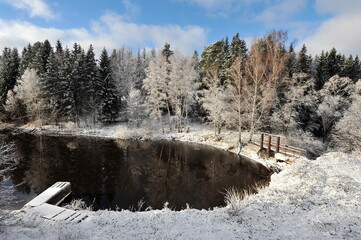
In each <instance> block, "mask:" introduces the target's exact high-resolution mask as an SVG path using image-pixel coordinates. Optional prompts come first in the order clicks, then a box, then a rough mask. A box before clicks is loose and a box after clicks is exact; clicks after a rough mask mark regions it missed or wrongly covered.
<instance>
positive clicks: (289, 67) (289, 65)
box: [285, 43, 297, 78]
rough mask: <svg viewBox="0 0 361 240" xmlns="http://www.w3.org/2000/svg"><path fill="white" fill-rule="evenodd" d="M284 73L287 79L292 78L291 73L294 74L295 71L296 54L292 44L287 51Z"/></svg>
mask: <svg viewBox="0 0 361 240" xmlns="http://www.w3.org/2000/svg"><path fill="white" fill-rule="evenodd" d="M285 71H286V73H287V75H288V77H289V78H292V75H293V73H295V72H296V71H297V70H296V53H295V49H294V46H293V43H291V44H290V47H289V50H288V59H287V61H286V66H285Z"/></svg>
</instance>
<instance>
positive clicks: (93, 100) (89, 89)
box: [84, 45, 102, 123]
mask: <svg viewBox="0 0 361 240" xmlns="http://www.w3.org/2000/svg"><path fill="white" fill-rule="evenodd" d="M85 73H86V83H87V84H86V85H85V86H86V87H85V89H84V95H85V99H86V103H87V105H86V107H85V110H86V111H87V114H90V115H91V116H92V120H93V123H95V121H96V119H97V117H98V114H99V108H100V106H99V105H100V104H99V99H100V97H101V95H102V86H101V82H100V79H99V72H98V66H97V63H96V60H95V54H94V48H93V46H92V45H90V46H89V49H88V51H87V53H86V55H85Z"/></svg>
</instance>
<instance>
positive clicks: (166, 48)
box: [162, 43, 174, 63]
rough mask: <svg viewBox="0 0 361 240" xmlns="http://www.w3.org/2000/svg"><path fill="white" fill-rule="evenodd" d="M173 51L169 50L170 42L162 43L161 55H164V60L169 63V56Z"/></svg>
mask: <svg viewBox="0 0 361 240" xmlns="http://www.w3.org/2000/svg"><path fill="white" fill-rule="evenodd" d="M173 54H174V52H173V51H172V50H170V44H169V43H166V44H164V48H163V50H162V55H163V56H164V57H165V59H166V61H167V62H168V63H169V57H170V56H172V55H173Z"/></svg>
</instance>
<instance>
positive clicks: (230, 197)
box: [224, 187, 249, 215]
mask: <svg viewBox="0 0 361 240" xmlns="http://www.w3.org/2000/svg"><path fill="white" fill-rule="evenodd" d="M248 194H249V193H248V192H246V191H240V190H238V189H236V188H233V187H232V188H230V189H227V190H226V193H225V196H224V202H225V203H226V204H227V207H228V208H229V213H230V214H231V215H236V214H237V213H238V211H239V210H240V206H241V201H242V200H243V199H244V198H245V197H246V196H247V195H248Z"/></svg>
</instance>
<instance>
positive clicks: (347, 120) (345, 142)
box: [333, 96, 361, 152]
mask: <svg viewBox="0 0 361 240" xmlns="http://www.w3.org/2000/svg"><path fill="white" fill-rule="evenodd" d="M360 119H361V96H356V97H355V99H354V100H353V102H352V104H351V106H350V108H349V109H347V110H346V111H345V113H344V115H343V117H342V118H341V119H340V121H338V122H337V123H336V126H335V133H334V134H333V143H334V145H335V146H334V147H336V148H339V149H341V150H344V151H359V152H361V146H360V142H361V121H360Z"/></svg>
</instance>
